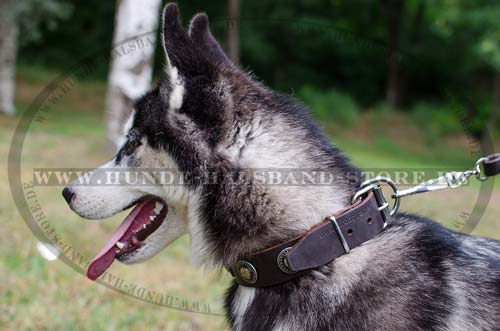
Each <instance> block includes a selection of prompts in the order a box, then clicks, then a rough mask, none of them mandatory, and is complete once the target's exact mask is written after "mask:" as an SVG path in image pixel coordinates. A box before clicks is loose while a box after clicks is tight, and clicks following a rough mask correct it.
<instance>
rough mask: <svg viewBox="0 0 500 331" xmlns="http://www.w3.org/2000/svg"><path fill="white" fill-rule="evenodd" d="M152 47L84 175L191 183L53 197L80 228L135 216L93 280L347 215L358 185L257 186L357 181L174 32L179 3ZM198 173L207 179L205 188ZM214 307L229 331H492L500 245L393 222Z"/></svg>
mask: <svg viewBox="0 0 500 331" xmlns="http://www.w3.org/2000/svg"><path fill="white" fill-rule="evenodd" d="M162 42H163V48H164V51H165V58H166V66H165V76H164V78H163V79H161V80H160V81H159V82H158V84H157V85H156V87H154V88H153V89H152V90H151V91H149V92H148V93H146V94H145V95H144V96H143V97H141V98H140V99H138V100H136V101H135V103H134V109H133V111H132V115H131V116H130V119H129V120H128V122H127V123H126V125H125V129H124V136H123V142H122V144H121V146H122V147H121V149H120V150H119V152H118V153H117V155H116V156H115V157H114V158H113V159H112V160H111V161H109V162H107V163H106V164H104V165H102V166H101V167H99V168H97V169H96V171H99V170H106V169H112V170H123V169H126V170H129V169H170V170H171V171H172V172H173V173H178V174H189V176H188V177H189V180H186V181H185V183H183V184H182V185H181V184H179V185H141V186H134V185H115V186H110V187H102V186H91V185H79V184H78V182H77V181H75V182H73V183H71V184H70V185H68V186H67V187H66V188H65V189H64V191H63V195H64V198H65V199H66V200H67V202H68V204H69V206H70V208H71V209H72V210H73V211H74V212H76V213H77V214H79V215H80V216H81V217H83V218H86V219H103V218H107V217H110V216H112V215H114V214H116V213H118V212H121V211H123V210H125V209H127V208H129V207H131V206H133V205H135V206H136V207H135V209H134V210H133V211H132V212H131V214H130V215H129V216H128V217H127V219H126V220H125V222H124V224H125V225H122V226H120V228H119V229H118V230H117V232H116V233H115V234H114V235H113V238H112V240H111V241H110V242H109V243H108V244H107V247H105V249H103V251H101V253H100V254H99V255H98V257H96V259H94V261H93V264H92V267H91V268H90V269H93V271H92V272H90V274H91V275H92V277H93V278H96V277H98V275H99V273H101V272H102V271H103V270H105V269H106V268H107V267H108V266H109V264H110V263H111V262H112V261H113V260H115V259H117V260H119V261H121V262H123V263H126V264H132V263H138V262H142V261H145V260H147V259H149V258H151V257H152V256H154V255H155V254H157V253H158V252H160V251H161V250H163V249H164V248H165V247H167V246H168V245H169V244H170V243H172V242H173V241H174V240H175V239H177V238H178V237H180V236H182V235H183V234H189V236H190V246H191V247H190V250H191V257H192V260H193V262H194V263H195V264H197V265H204V266H210V267H214V268H222V267H224V266H227V265H232V264H233V263H235V262H236V261H237V260H238V259H240V258H241V257H242V256H247V255H248V254H250V253H252V252H255V251H259V250H262V249H265V248H267V247H271V246H272V245H275V244H277V243H280V242H283V241H286V240H289V239H290V238H294V237H297V236H300V235H301V234H303V233H304V232H306V231H308V230H309V229H310V228H311V227H313V226H314V225H315V224H317V223H318V222H320V221H321V220H322V219H324V217H325V216H326V215H331V213H332V212H335V211H337V210H340V209H342V208H344V207H345V206H347V205H348V204H349V203H350V201H351V198H352V196H353V194H355V192H356V191H357V190H358V189H359V181H356V180H354V181H353V180H341V179H339V180H335V182H334V183H333V184H332V185H303V186H291V185H268V184H266V183H263V182H259V181H256V180H255V177H254V176H253V172H252V169H322V170H323V171H326V172H328V173H331V174H334V175H336V176H337V177H338V178H347V177H349V176H350V177H353V174H354V177H355V178H360V175H359V173H360V172H359V170H358V169H357V168H356V167H354V166H353V165H351V163H350V161H349V160H348V158H347V157H346V156H344V154H343V153H342V152H341V151H340V150H339V149H337V148H336V147H334V146H333V145H332V144H331V143H330V141H329V139H328V138H327V137H326V136H325V135H324V134H323V133H322V131H321V130H320V129H319V128H318V127H317V126H316V125H315V124H314V123H313V122H312V121H311V120H310V119H309V117H308V116H307V114H306V112H305V110H304V107H303V106H302V105H301V104H299V103H298V102H296V101H294V100H292V99H291V98H290V97H289V96H287V95H284V94H280V93H276V92H273V91H271V90H270V89H269V88H267V87H266V86H264V85H263V84H262V83H261V82H259V81H257V80H256V79H255V78H254V77H253V76H252V75H251V74H250V73H247V72H244V71H243V70H241V69H240V68H239V67H238V66H237V65H235V64H234V63H232V62H231V61H230V60H229V59H228V57H227V56H226V55H225V54H224V52H223V50H222V48H221V47H220V45H219V44H218V42H217V41H216V40H215V38H214V37H213V35H212V34H211V32H210V29H209V22H208V18H207V16H206V15H205V14H203V13H202V14H197V15H195V16H194V17H193V19H192V20H191V22H190V26H189V29H188V30H187V31H186V30H185V29H184V28H183V26H182V24H181V20H180V14H179V11H178V8H177V5H175V4H168V5H167V6H166V7H165V9H164V11H163V24H162ZM207 174H216V175H214V177H215V178H216V180H212V181H210V183H209V184H207V181H206V179H207V178H206V177H207ZM235 176H237V177H238V178H237V180H232V181H228V180H222V179H227V178H233V177H235ZM120 180H121V179H120ZM120 183H121V182H120ZM167 210H168V211H167ZM148 219H149V220H148ZM130 228H133V229H132V230H131V229H130ZM118 240H120V241H118ZM90 269H89V270H90ZM225 309H226V313H227V319H228V322H229V324H230V326H231V328H232V330H235V331H243V330H259V331H264V330H273V331H283V330H294V331H299V330H304V331H305V330H308V331H309V330H426V331H427V330H442V331H444V330H449V331H459V330H463V331H471V330H500V242H499V241H495V240H492V239H485V238H479V237H473V236H468V235H464V234H461V233H457V232H453V231H451V230H448V229H446V228H444V227H442V226H440V225H439V224H437V223H435V222H434V221H432V220H429V219H426V218H423V217H419V216H415V215H409V214H404V213H398V214H396V215H394V216H393V217H392V220H391V221H390V223H389V225H388V226H387V227H386V228H385V229H384V230H383V231H382V232H381V233H380V234H378V235H377V236H376V237H374V238H373V239H371V240H369V241H367V242H365V243H364V244H363V245H361V246H359V247H356V248H354V249H353V250H352V251H351V252H350V254H345V255H343V256H341V257H339V258H338V259H336V260H334V261H333V262H331V263H328V264H325V265H323V266H321V267H319V268H315V269H312V270H308V271H307V272H305V273H304V274H303V275H301V276H300V277H297V278H295V279H293V280H290V281H287V282H284V283H281V284H278V285H275V286H270V287H263V288H252V287H247V286H241V285H238V284H237V283H233V284H232V285H231V286H230V288H229V289H228V291H227V293H226V299H225Z"/></svg>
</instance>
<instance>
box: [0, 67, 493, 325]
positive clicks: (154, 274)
mask: <svg viewBox="0 0 500 331" xmlns="http://www.w3.org/2000/svg"><path fill="white" fill-rule="evenodd" d="M23 75H25V74H24V73H23V72H21V77H19V78H20V82H21V83H19V86H18V95H17V104H18V108H19V109H20V110H21V111H22V110H23V109H25V108H26V107H27V105H29V103H30V102H31V100H32V99H33V98H34V96H35V95H36V93H38V92H39V91H40V90H41V88H42V86H43V85H44V84H45V83H46V82H47V80H48V79H49V78H50V75H49V76H47V74H46V73H45V74H43V75H42V74H32V73H31V74H30V76H29V77H24V76H23ZM26 75H27V74H26ZM40 76H43V77H40ZM103 99H104V84H103V83H92V82H85V83H79V84H77V86H76V87H75V89H74V90H72V91H71V92H70V93H69V94H68V95H67V96H66V97H65V98H63V99H62V100H61V101H60V102H59V103H58V104H57V105H56V106H54V107H53V108H52V109H51V110H50V112H49V115H48V117H47V121H45V122H44V123H41V124H37V125H36V126H34V127H33V128H32V130H30V132H29V134H28V137H27V140H26V144H25V148H24V150H23V167H22V168H23V179H24V180H29V179H30V174H31V171H32V169H33V168H38V167H50V166H56V167H65V166H68V167H93V166H96V165H98V164H100V163H102V162H104V161H105V160H106V159H108V158H109V157H110V155H109V153H106V152H105V148H104V138H103V137H104V125H103V122H104V121H103V114H102V109H103V108H104V104H103ZM381 116H382V117H381ZM383 116H386V117H383ZM17 121H18V118H9V117H0V159H1V160H6V159H7V154H8V150H9V146H10V139H11V136H12V134H13V132H14V128H15V125H16V123H17ZM323 126H324V127H325V129H326V131H327V132H328V133H329V134H330V135H331V136H332V137H333V140H334V141H335V142H336V143H337V144H338V146H340V147H341V148H342V149H343V150H344V151H345V152H346V154H347V155H349V156H350V157H351V158H352V159H353V161H354V163H355V164H357V165H359V166H361V167H367V168H377V167H380V168H382V167H391V168H397V167H400V168H418V167H450V169H456V170H460V169H464V168H468V167H470V165H471V163H472V162H473V159H472V158H471V157H470V155H469V153H470V148H469V146H467V144H466V143H465V140H464V139H463V137H460V136H457V137H453V138H450V139H447V140H443V141H442V142H440V144H439V145H438V146H429V145H428V144H426V143H425V142H424V140H423V139H422V137H421V136H420V135H419V130H418V129H415V128H413V127H411V126H408V125H407V124H406V122H405V120H404V119H402V118H401V117H398V116H397V115H390V114H377V113H368V114H362V115H359V119H358V121H357V123H356V124H355V126H354V127H351V128H349V129H342V128H341V127H340V128H339V127H338V126H336V125H334V124H331V123H329V122H324V123H323ZM3 166H4V167H5V166H6V165H5V164H3ZM4 169H5V168H4ZM7 179H8V178H7V173H6V171H2V172H0V180H1V181H2V183H7ZM60 191H61V188H60V187H46V188H39V189H37V196H38V198H39V199H40V203H41V205H42V206H43V210H44V212H45V213H46V215H47V219H48V221H49V223H50V225H51V226H52V227H53V228H54V229H55V230H56V231H57V232H58V233H59V234H60V235H61V237H62V238H64V239H65V240H66V241H67V242H71V243H72V245H73V247H74V249H75V250H77V251H79V252H80V253H81V254H82V255H83V256H85V257H87V258H90V257H91V256H93V255H94V254H95V253H96V252H97V251H98V249H99V247H100V246H101V245H102V244H103V243H104V241H105V240H106V238H107V236H108V235H109V233H111V231H113V229H114V228H115V227H116V226H117V224H118V223H119V221H120V219H121V218H123V215H119V216H116V217H114V218H112V219H111V220H109V221H106V222H85V221H82V220H81V219H79V217H78V216H76V215H75V214H74V213H72V212H70V211H69V209H68V208H67V207H66V205H65V203H64V202H63V200H62V198H61V195H60ZM477 192H478V185H476V184H474V185H471V186H467V187H464V188H462V189H459V190H455V191H443V192H442V193H432V194H428V195H423V196H420V197H412V198H408V199H407V200H405V201H404V202H403V206H402V210H405V211H410V212H417V213H420V214H423V215H427V216H430V217H433V218H435V219H437V220H440V222H442V223H443V224H445V225H446V226H449V227H451V228H453V227H455V224H456V223H457V220H459V219H460V213H461V212H462V211H467V210H471V209H472V206H473V204H474V201H475V199H476V197H477ZM499 199H500V187H499V185H498V184H496V186H495V191H494V193H493V197H492V200H491V201H492V203H490V204H489V206H488V208H487V211H486V213H485V215H484V216H483V218H482V219H481V222H480V224H479V225H478V227H477V228H476V229H475V231H474V234H478V235H483V236H488V237H494V238H498V239H500V223H499V222H498V221H497V217H496V215H498V214H499V213H500V206H499V204H498V203H496V204H495V203H493V201H499ZM0 217H1V219H2V225H3V229H2V231H1V232H0V251H1V252H2V259H1V260H0V274H1V275H2V282H0V293H1V297H0V329H2V330H3V329H5V330H93V331H96V330H124V329H140V330H186V331H187V330H190V331H194V330H227V325H226V322H225V319H224V317H222V316H208V315H201V314H195V313H188V312H183V311H178V310H173V309H166V308H164V307H159V306H155V305H152V304H149V303H143V302H140V301H138V300H135V299H131V298H128V297H126V296H124V295H121V294H119V293H117V292H115V291H113V290H110V289H107V288H105V287H103V286H99V285H98V284H96V283H93V282H90V281H88V280H87V279H86V278H84V276H82V275H80V274H78V273H76V272H74V271H73V270H72V269H70V268H69V267H67V266H66V265H65V264H63V263H62V262H60V261H54V262H48V261H47V260H45V259H43V258H42V257H41V256H40V254H39V253H38V252H37V250H36V248H35V245H36V243H37V239H36V238H35V237H34V235H33V234H32V233H31V232H30V230H29V229H28V227H27V226H26V225H25V223H24V221H23V220H22V218H21V216H20V215H19V214H18V212H17V210H16V208H15V206H14V202H13V200H12V197H11V194H10V191H9V187H8V185H7V184H4V185H2V186H0ZM188 255H189V254H188V238H186V237H184V238H181V239H180V240H178V241H177V242H175V243H174V244H173V245H172V246H171V247H169V248H168V249H167V250H165V251H164V252H162V253H161V254H160V255H159V256H157V257H155V258H154V259H152V260H150V261H148V262H146V263H144V264H140V265H135V266H123V265H120V264H118V263H115V264H113V266H112V267H111V269H110V270H111V272H112V273H114V274H116V275H118V276H119V277H122V278H124V279H126V280H127V281H129V282H131V283H135V284H137V285H138V286H141V287H145V288H147V289H150V290H153V291H158V292H162V293H166V294H169V295H171V296H172V297H177V298H180V299H185V300H189V301H190V302H193V301H199V302H202V303H208V304H210V308H211V311H212V312H222V309H221V305H222V301H221V299H222V297H223V291H224V288H225V286H226V284H227V283H228V281H229V277H228V276H227V275H226V274H225V273H222V274H220V273H209V272H205V271H202V270H195V269H193V268H192V267H191V266H190V264H189V256H188Z"/></svg>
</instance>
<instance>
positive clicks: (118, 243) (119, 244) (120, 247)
mask: <svg viewBox="0 0 500 331" xmlns="http://www.w3.org/2000/svg"><path fill="white" fill-rule="evenodd" d="M116 246H117V247H118V248H119V249H123V247H125V246H126V245H125V244H124V243H122V242H121V241H119V242H117V243H116Z"/></svg>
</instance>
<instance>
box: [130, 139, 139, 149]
mask: <svg viewBox="0 0 500 331" xmlns="http://www.w3.org/2000/svg"><path fill="white" fill-rule="evenodd" d="M141 145H142V144H141V142H140V141H139V140H129V141H128V148H129V149H131V150H134V149H136V148H137V147H139V146H141Z"/></svg>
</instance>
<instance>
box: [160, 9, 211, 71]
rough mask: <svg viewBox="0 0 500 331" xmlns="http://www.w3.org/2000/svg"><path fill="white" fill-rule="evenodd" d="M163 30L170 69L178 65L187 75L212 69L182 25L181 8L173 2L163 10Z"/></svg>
mask: <svg viewBox="0 0 500 331" xmlns="http://www.w3.org/2000/svg"><path fill="white" fill-rule="evenodd" d="M161 32H162V34H163V36H162V41H163V48H164V50H165V56H166V58H167V63H168V68H169V69H171V68H172V67H176V68H177V69H178V71H179V72H180V73H181V74H182V75H183V76H186V77H195V76H197V75H200V74H203V73H205V72H207V70H210V69H209V63H208V62H207V59H206V58H205V57H204V56H203V55H202V54H201V52H200V49H199V48H198V47H197V46H196V45H195V44H194V43H193V41H192V40H191V38H190V37H189V35H188V33H187V32H186V31H185V30H184V28H183V27H182V23H181V18H180V14H179V9H178V8H177V4H175V3H173V2H172V3H169V4H167V5H166V6H165V9H164V10H163V21H162V30H161Z"/></svg>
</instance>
